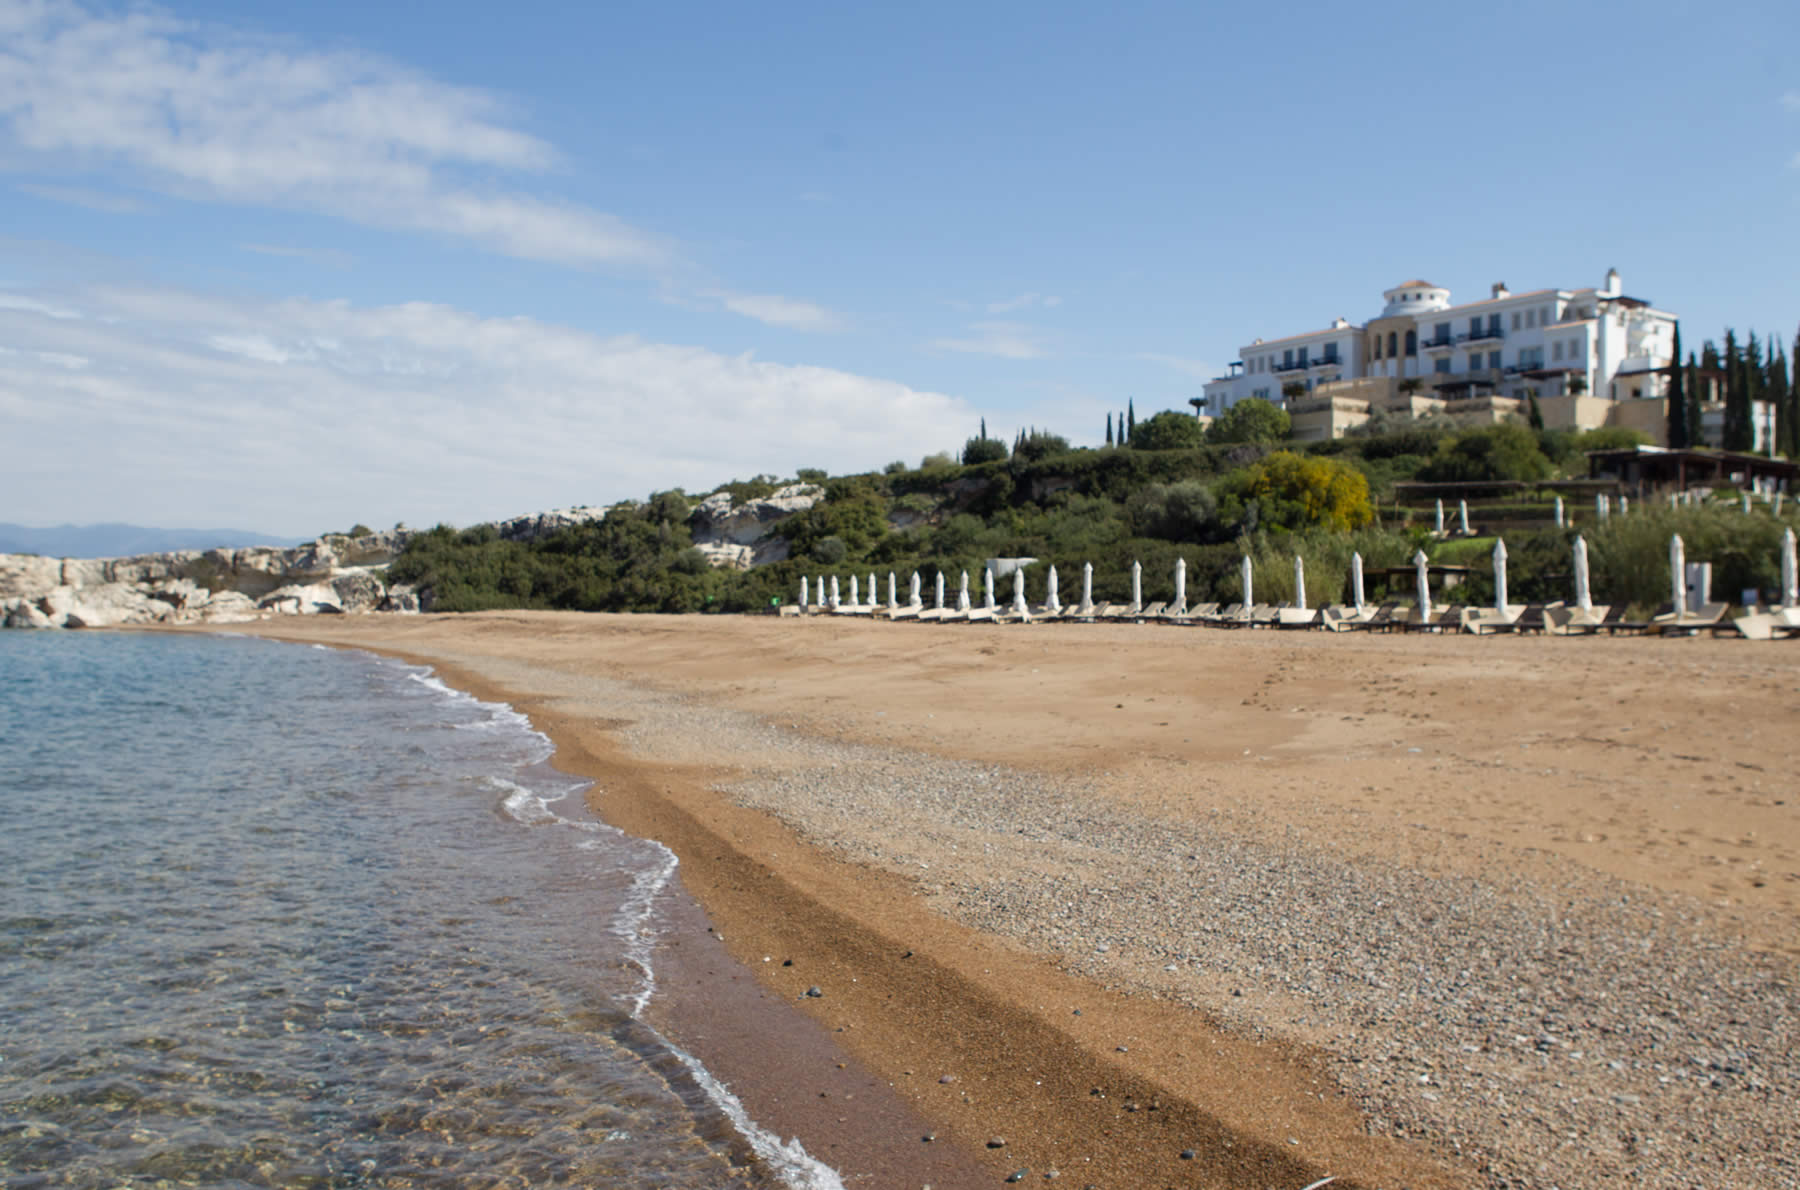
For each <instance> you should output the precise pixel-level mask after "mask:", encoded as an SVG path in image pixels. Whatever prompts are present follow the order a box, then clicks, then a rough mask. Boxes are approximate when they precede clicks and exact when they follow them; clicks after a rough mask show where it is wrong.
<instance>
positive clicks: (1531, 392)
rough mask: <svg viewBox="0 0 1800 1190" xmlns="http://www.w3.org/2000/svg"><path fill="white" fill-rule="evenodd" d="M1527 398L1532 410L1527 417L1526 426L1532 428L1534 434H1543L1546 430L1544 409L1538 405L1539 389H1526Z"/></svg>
mask: <svg viewBox="0 0 1800 1190" xmlns="http://www.w3.org/2000/svg"><path fill="white" fill-rule="evenodd" d="M1525 396H1526V399H1527V402H1528V405H1527V408H1528V409H1529V410H1530V412H1529V413H1527V414H1526V416H1525V424H1526V425H1528V426H1530V427H1531V429H1532V432H1533V433H1539V434H1541V433H1543V430H1544V407H1543V406H1542V405H1539V404H1538V399H1537V389H1535V388H1528V389H1526V390H1525Z"/></svg>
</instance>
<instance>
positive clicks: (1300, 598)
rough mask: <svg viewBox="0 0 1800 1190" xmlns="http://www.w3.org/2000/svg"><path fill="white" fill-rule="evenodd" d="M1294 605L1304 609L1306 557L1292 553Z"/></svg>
mask: <svg viewBox="0 0 1800 1190" xmlns="http://www.w3.org/2000/svg"><path fill="white" fill-rule="evenodd" d="M1294 606H1295V607H1297V608H1299V609H1300V610H1301V611H1305V610H1306V559H1305V558H1302V557H1301V556H1300V555H1299V554H1295V555H1294Z"/></svg>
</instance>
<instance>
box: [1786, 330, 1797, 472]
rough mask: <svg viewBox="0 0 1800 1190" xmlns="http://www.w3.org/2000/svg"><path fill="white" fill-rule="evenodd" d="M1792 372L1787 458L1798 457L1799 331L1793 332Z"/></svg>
mask: <svg viewBox="0 0 1800 1190" xmlns="http://www.w3.org/2000/svg"><path fill="white" fill-rule="evenodd" d="M1793 360H1794V372H1793V375H1791V376H1789V377H1788V411H1789V412H1788V426H1789V427H1790V431H1789V434H1788V458H1790V459H1800V331H1795V332H1794V354H1793Z"/></svg>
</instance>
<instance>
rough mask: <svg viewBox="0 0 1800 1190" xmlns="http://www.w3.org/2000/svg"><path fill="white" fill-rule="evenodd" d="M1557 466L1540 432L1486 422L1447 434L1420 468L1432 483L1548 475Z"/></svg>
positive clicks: (1541, 477) (1512, 425)
mask: <svg viewBox="0 0 1800 1190" xmlns="http://www.w3.org/2000/svg"><path fill="white" fill-rule="evenodd" d="M1553 470H1554V468H1553V467H1552V466H1551V465H1550V460H1549V459H1547V458H1545V457H1544V452H1543V451H1542V450H1540V449H1538V440H1537V435H1536V434H1534V433H1532V432H1531V431H1530V430H1529V429H1527V428H1526V427H1524V426H1521V425H1517V424H1515V423H1512V422H1502V423H1500V424H1499V425H1493V426H1484V427H1483V428H1481V429H1479V430H1469V431H1467V432H1465V433H1461V434H1457V435H1456V436H1455V437H1452V438H1447V439H1445V440H1444V441H1443V442H1441V443H1440V444H1439V445H1438V449H1437V453H1436V454H1435V455H1433V456H1432V459H1431V461H1430V462H1429V463H1427V464H1425V466H1423V467H1421V468H1420V469H1419V472H1418V478H1419V479H1421V480H1424V481H1426V482H1430V483H1478V482H1481V481H1483V480H1495V479H1519V480H1526V481H1528V482H1529V481H1531V480H1539V479H1548V478H1549V477H1550V473H1551V472H1552V471H1553Z"/></svg>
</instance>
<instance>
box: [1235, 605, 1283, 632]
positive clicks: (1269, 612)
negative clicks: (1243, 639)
mask: <svg viewBox="0 0 1800 1190" xmlns="http://www.w3.org/2000/svg"><path fill="white" fill-rule="evenodd" d="M1280 620H1281V608H1279V607H1270V606H1269V605H1268V604H1266V603H1259V604H1257V605H1256V606H1255V607H1253V608H1251V609H1250V610H1249V611H1248V612H1247V613H1245V616H1244V621H1245V623H1246V624H1248V625H1249V627H1251V628H1273V627H1275V625H1276V624H1277V623H1279V622H1280Z"/></svg>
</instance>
